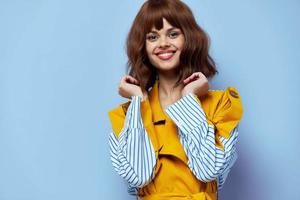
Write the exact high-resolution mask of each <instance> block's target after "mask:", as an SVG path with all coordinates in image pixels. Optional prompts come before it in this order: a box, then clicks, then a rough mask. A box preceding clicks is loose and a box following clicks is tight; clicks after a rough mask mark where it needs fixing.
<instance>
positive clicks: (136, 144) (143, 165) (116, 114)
mask: <svg viewBox="0 0 300 200" xmlns="http://www.w3.org/2000/svg"><path fill="white" fill-rule="evenodd" d="M128 104H129V107H128V109H127V110H126V109H124V108H126V105H125V104H124V105H123V106H119V107H118V108H117V109H114V110H112V111H110V112H109V118H110V121H111V124H112V131H111V133H110V135H109V148H110V155H111V161H112V165H113V168H114V169H115V170H116V171H117V173H118V174H119V175H120V176H121V177H122V178H123V179H124V180H126V181H127V183H128V184H129V186H130V187H136V188H141V187H143V186H144V185H146V184H148V183H149V182H150V181H151V180H152V179H153V176H154V173H153V172H154V168H155V164H156V155H155V151H154V149H153V146H152V144H151V141H150V138H149V136H148V134H147V132H146V130H145V128H144V126H143V122H142V118H141V97H139V96H132V97H131V102H129V103H128ZM128 104H127V105H128Z"/></svg>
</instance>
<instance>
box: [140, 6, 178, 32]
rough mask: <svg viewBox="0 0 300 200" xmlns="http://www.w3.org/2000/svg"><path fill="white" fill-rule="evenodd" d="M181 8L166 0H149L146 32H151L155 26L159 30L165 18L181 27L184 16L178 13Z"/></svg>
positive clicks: (146, 13) (175, 25)
mask: <svg viewBox="0 0 300 200" xmlns="http://www.w3.org/2000/svg"><path fill="white" fill-rule="evenodd" d="M178 13H180V10H178V8H175V7H173V6H172V5H170V4H168V3H167V2H166V1H149V4H148V6H147V7H146V8H145V11H144V12H143V14H144V16H143V17H144V19H143V21H144V33H145V34H147V33H149V32H150V31H151V30H152V28H153V27H154V28H155V29H157V30H160V29H162V28H163V18H165V19H166V20H167V21H168V22H169V23H170V24H171V25H172V26H173V27H176V28H179V29H181V25H180V24H181V23H180V22H181V21H182V19H181V18H182V17H180V15H179V14H178Z"/></svg>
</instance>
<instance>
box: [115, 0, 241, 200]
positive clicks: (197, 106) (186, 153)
mask: <svg viewBox="0 0 300 200" xmlns="http://www.w3.org/2000/svg"><path fill="white" fill-rule="evenodd" d="M208 50H209V41H208V36H207V35H206V34H205V32H204V31H203V30H202V29H201V28H200V27H199V26H198V25H197V23H196V21H195V18H194V16H193V14H192V12H191V10H190V9H189V8H188V7H187V6H186V5H185V4H184V3H183V2H181V1H179V0H149V1H147V2H145V3H144V4H143V6H142V7H141V9H140V11H139V12H138V14H137V16H136V18H135V20H134V22H133V25H132V27H131V30H130V32H129V35H128V38H127V55H128V67H129V75H126V76H124V77H122V79H121V81H120V85H119V94H120V95H121V96H123V97H125V98H128V99H130V101H128V102H126V103H124V104H121V105H120V106H118V107H117V108H115V109H113V110H111V111H110V112H109V118H110V121H111V124H112V132H111V134H110V137H109V142H110V153H111V160H112V164H113V167H114V169H115V170H116V171H117V172H118V174H119V175H120V176H121V177H122V178H124V180H126V182H127V183H128V186H129V192H130V193H134V194H136V195H137V198H138V196H139V197H141V198H142V199H143V200H154V199H155V200H166V199H174V200H175V199H178V200H179V199H182V200H183V199H197V200H204V199H211V200H215V199H217V192H218V189H221V188H222V186H223V184H224V181H225V179H226V177H227V175H228V173H229V170H230V168H231V167H232V165H233V163H234V162H235V160H236V158H237V153H236V147H235V145H236V141H237V135H238V130H237V127H238V123H239V121H240V119H241V116H242V111H243V110H242V104H241V100H240V97H239V94H238V92H237V90H236V89H235V88H234V87H227V88H226V90H224V91H222V90H208V88H209V85H208V80H207V78H211V77H213V76H214V75H215V74H216V73H217V70H216V68H215V64H214V61H213V60H212V58H211V57H210V56H209V54H208Z"/></svg>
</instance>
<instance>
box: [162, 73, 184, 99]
mask: <svg viewBox="0 0 300 200" xmlns="http://www.w3.org/2000/svg"><path fill="white" fill-rule="evenodd" d="M158 78H159V87H158V91H159V94H160V97H161V98H163V99H166V98H167V99H170V100H177V99H179V98H180V96H181V90H182V88H183V84H180V85H179V86H177V87H176V88H174V85H175V83H176V81H177V78H178V77H177V75H176V74H171V73H166V74H162V73H159V74H158Z"/></svg>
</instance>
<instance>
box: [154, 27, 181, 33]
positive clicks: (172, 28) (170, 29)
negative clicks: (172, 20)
mask: <svg viewBox="0 0 300 200" xmlns="http://www.w3.org/2000/svg"><path fill="white" fill-rule="evenodd" d="M174 29H178V28H176V27H171V28H169V29H168V30H167V32H170V31H172V30H174ZM149 33H157V31H154V30H151V31H150V32H149ZM149 33H148V34H149Z"/></svg>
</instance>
